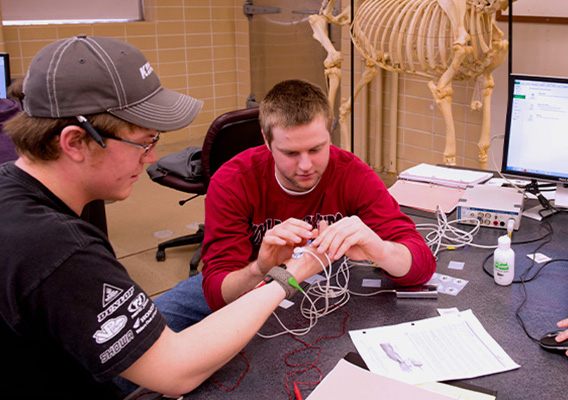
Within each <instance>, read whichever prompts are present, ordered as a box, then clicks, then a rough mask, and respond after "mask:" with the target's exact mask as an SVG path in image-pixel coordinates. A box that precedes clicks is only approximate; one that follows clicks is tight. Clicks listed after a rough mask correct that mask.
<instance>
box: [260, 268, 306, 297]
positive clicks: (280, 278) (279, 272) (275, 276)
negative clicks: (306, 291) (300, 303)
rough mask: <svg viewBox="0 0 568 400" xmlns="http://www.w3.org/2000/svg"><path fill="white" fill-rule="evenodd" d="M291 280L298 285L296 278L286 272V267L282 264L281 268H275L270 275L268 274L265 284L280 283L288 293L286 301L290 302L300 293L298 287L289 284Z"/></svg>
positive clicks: (269, 272)
mask: <svg viewBox="0 0 568 400" xmlns="http://www.w3.org/2000/svg"><path fill="white" fill-rule="evenodd" d="M290 279H291V282H294V283H295V284H296V285H297V282H296V278H294V276H293V275H292V274H291V273H289V272H288V271H286V265H285V264H280V265H279V266H277V267H274V268H272V269H271V270H270V271H268V273H267V274H266V278H265V279H264V282H266V283H270V282H272V281H273V280H274V281H276V282H278V284H279V285H280V286H282V288H283V289H284V291H285V292H286V299H287V300H290V299H291V298H292V297H294V296H295V295H296V294H297V293H298V289H297V287H295V286H292V285H291V284H290V282H289V280H290Z"/></svg>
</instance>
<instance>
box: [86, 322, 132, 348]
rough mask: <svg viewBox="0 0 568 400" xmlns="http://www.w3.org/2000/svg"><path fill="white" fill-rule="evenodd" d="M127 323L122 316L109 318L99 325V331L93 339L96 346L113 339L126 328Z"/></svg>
mask: <svg viewBox="0 0 568 400" xmlns="http://www.w3.org/2000/svg"><path fill="white" fill-rule="evenodd" d="M127 322H128V318H127V317H126V316H124V315H120V316H118V317H116V318H111V319H109V320H108V321H107V322H105V323H104V324H102V325H101V329H99V330H98V331H96V332H95V334H94V335H93V338H95V341H96V342H97V343H98V344H102V343H106V342H108V341H109V340H110V339H112V338H113V337H115V336H116V335H117V334H118V332H120V331H121V330H122V328H124V327H125V326H126V323H127Z"/></svg>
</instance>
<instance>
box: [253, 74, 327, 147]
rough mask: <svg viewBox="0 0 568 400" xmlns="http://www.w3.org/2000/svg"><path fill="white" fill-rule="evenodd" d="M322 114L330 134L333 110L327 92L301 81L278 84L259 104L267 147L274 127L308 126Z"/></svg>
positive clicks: (295, 80) (293, 80)
mask: <svg viewBox="0 0 568 400" xmlns="http://www.w3.org/2000/svg"><path fill="white" fill-rule="evenodd" d="M320 115H321V116H322V117H323V118H324V119H325V123H326V127H327V130H328V132H330V133H331V125H332V123H333V111H332V109H331V105H330V104H329V99H328V97H327V95H326V93H325V92H324V91H323V90H322V89H321V88H320V87H319V86H317V85H315V84H313V83H310V82H308V81H304V80H300V79H291V80H286V81H283V82H280V83H277V84H276V85H275V86H274V87H273V88H272V89H270V91H269V92H268V93H267V94H266V96H265V97H264V99H263V100H262V101H261V103H260V115H259V119H260V127H261V128H262V130H263V132H264V135H265V137H266V140H267V142H268V144H270V143H271V142H272V138H273V135H272V128H273V127H274V126H278V127H281V128H293V127H296V126H302V125H307V124H309V123H310V122H312V121H313V120H314V119H315V118H316V117H317V116H320Z"/></svg>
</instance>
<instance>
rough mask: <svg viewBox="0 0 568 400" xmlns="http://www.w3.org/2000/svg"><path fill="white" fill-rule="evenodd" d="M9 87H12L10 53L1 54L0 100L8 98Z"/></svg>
mask: <svg viewBox="0 0 568 400" xmlns="http://www.w3.org/2000/svg"><path fill="white" fill-rule="evenodd" d="M8 86H10V56H9V55H8V53H0V98H1V99H5V98H7V92H8Z"/></svg>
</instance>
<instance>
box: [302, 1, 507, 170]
mask: <svg viewBox="0 0 568 400" xmlns="http://www.w3.org/2000/svg"><path fill="white" fill-rule="evenodd" d="M334 3H335V0H324V1H323V3H322V7H321V10H320V13H319V14H317V15H312V16H311V18H310V23H311V26H312V29H313V30H314V38H315V39H316V40H318V41H319V42H320V43H321V44H322V46H323V47H324V48H325V49H326V51H327V52H328V57H327V58H326V60H325V62H324V67H325V69H326V75H327V76H328V77H330V78H329V81H330V84H329V96H330V101H331V103H332V104H333V102H334V98H335V90H336V89H337V87H338V85H339V79H340V76H341V75H340V72H339V73H338V72H337V71H338V70H339V71H340V66H341V61H342V59H343V58H342V56H341V53H340V52H338V51H337V50H336V49H335V48H334V47H333V45H332V44H331V42H330V41H329V39H328V38H327V35H326V34H325V24H326V23H336V24H339V25H342V24H343V25H344V24H346V20H347V18H348V15H349V9H348V8H347V9H345V10H344V11H343V12H342V13H341V14H340V15H339V16H337V17H333V16H332V15H331V12H332V10H333V6H334ZM507 6H508V0H365V1H363V2H362V3H361V5H360V6H359V7H358V9H357V12H356V14H355V17H354V19H353V23H352V25H351V38H352V41H353V45H354V47H355V48H356V49H357V50H358V51H359V52H360V53H361V55H362V56H363V57H364V58H365V70H364V72H363V74H362V77H361V79H360V81H359V82H358V83H357V85H356V87H355V88H354V96H355V97H356V96H357V95H358V94H359V92H360V90H361V89H362V88H363V87H364V86H365V85H366V84H367V83H369V82H370V81H371V80H372V79H373V78H374V77H375V75H376V74H377V72H378V69H377V68H382V69H384V70H387V71H392V72H399V73H410V74H415V75H419V76H423V77H426V78H429V79H431V80H430V81H429V82H428V87H429V89H430V91H431V92H432V96H433V98H434V100H435V102H436V105H437V106H438V108H439V109H440V111H441V113H442V116H443V118H444V122H445V125H446V145H445V149H444V162H445V163H446V164H451V165H455V163H456V140H455V127H454V123H453V116H452V108H451V105H452V97H451V96H452V94H453V89H452V81H453V80H470V79H476V88H475V93H474V99H473V100H472V102H471V107H472V108H473V109H475V110H479V109H481V108H482V107H483V122H482V127H481V134H480V139H479V142H478V147H479V154H478V157H479V163H480V165H481V167H482V168H484V169H485V168H487V153H488V149H489V145H490V140H489V136H490V132H489V128H490V125H489V124H490V116H491V114H490V113H491V111H490V102H491V95H492V91H493V87H494V82H493V75H492V72H493V70H495V68H497V67H498V66H499V65H501V63H502V62H503V61H504V60H505V57H506V54H507V48H508V42H507V41H506V40H504V39H503V36H504V35H503V32H502V31H501V30H500V29H499V28H498V27H497V26H496V25H495V13H496V11H497V10H504V9H506V8H507ZM434 80H437V83H434ZM350 104H351V99H347V100H345V101H343V102H342V104H341V107H340V117H339V122H340V125H341V145H342V146H343V147H346V145H347V144H348V143H349V137H348V133H347V124H346V122H347V115H348V114H349V113H350V112H351V109H350V108H351V107H350Z"/></svg>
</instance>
